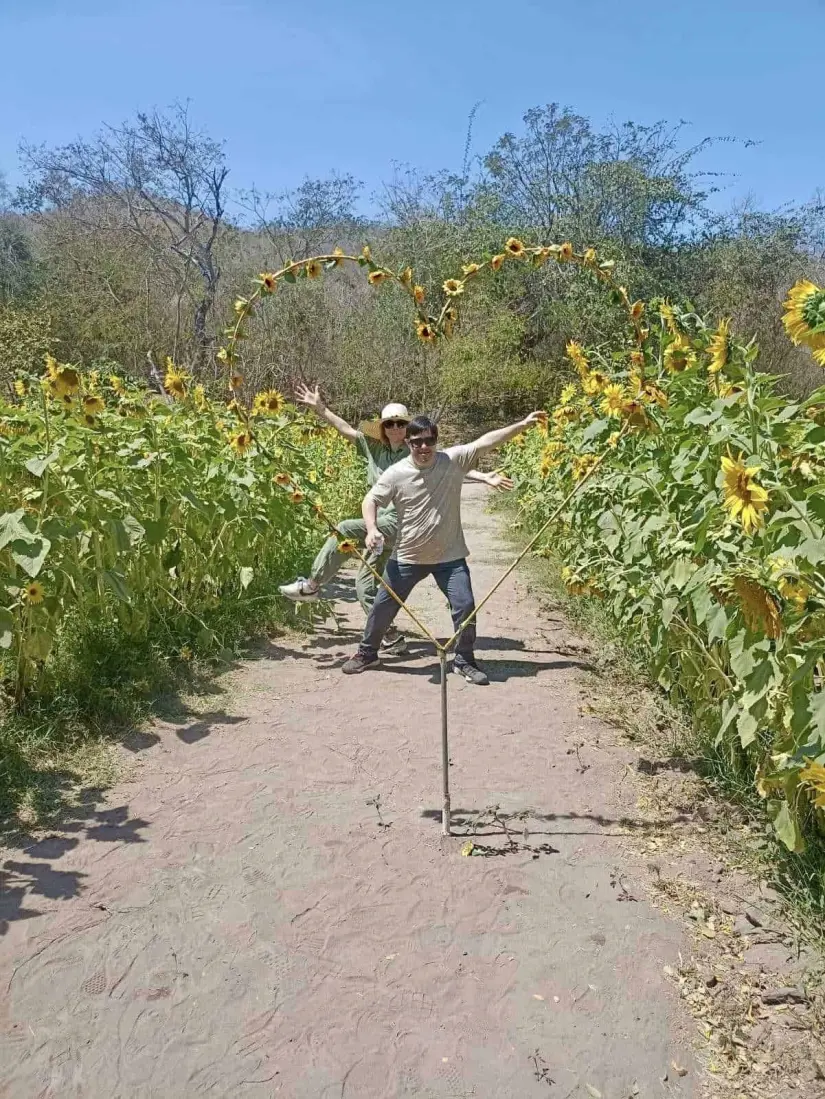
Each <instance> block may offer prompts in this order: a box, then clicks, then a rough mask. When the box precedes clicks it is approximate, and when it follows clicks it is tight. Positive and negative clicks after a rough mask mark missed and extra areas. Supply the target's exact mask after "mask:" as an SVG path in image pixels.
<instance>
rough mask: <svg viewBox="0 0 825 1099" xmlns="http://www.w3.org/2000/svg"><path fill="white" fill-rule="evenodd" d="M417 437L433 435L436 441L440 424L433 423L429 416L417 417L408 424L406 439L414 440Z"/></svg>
mask: <svg viewBox="0 0 825 1099" xmlns="http://www.w3.org/2000/svg"><path fill="white" fill-rule="evenodd" d="M416 435H432V437H433V438H434V439H437V438H438V424H436V423H433V421H432V420H431V419H430V417H429V416H416V417H415V419H414V420H410V422H409V423H408V424H407V430H406V431H405V432H404V438H405V439H413V438H415V436H416Z"/></svg>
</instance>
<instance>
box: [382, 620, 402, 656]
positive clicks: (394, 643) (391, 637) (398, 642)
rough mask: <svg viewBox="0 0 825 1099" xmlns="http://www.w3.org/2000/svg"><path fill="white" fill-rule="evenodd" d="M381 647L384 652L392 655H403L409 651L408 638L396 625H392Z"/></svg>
mask: <svg viewBox="0 0 825 1099" xmlns="http://www.w3.org/2000/svg"><path fill="white" fill-rule="evenodd" d="M380 648H381V652H382V653H388V654H389V655H390V656H403V655H404V653H405V652H406V651H407V639H406V637H404V635H403V633H399V632H398V630H397V629H396V628H395V626H390V628H389V629H388V630H387V632H386V633H385V634H384V640H383V641H382V642H381V646H380Z"/></svg>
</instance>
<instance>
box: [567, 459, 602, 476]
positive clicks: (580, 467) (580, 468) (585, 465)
mask: <svg viewBox="0 0 825 1099" xmlns="http://www.w3.org/2000/svg"><path fill="white" fill-rule="evenodd" d="M597 461H598V458H597V457H596V455H595V454H576V455H574V457H573V466H572V468H573V480H574V481H581V479H582V478H583V477H586V476H587V474H588V473H589V472H590V471H591V469H593V467H594V466H595V464H596V462H597Z"/></svg>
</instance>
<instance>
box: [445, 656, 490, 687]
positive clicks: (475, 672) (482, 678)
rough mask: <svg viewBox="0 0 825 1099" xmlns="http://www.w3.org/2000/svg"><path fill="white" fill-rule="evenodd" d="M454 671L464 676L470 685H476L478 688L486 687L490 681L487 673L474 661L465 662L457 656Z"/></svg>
mask: <svg viewBox="0 0 825 1099" xmlns="http://www.w3.org/2000/svg"><path fill="white" fill-rule="evenodd" d="M453 671H454V672H455V673H456V675H460V676H462V677H463V678H464V679H466V680H467V682H468V683H474V684H475V685H476V686H477V687H486V686H487V684H488V683H489V682H490V680H489V679H488V678H487V673H486V672H483V671H482V670H481V668H479V666H478V664H476V662H475V661H474V660H465V659H464V658H463V657H460V656H457V657H456V658H455V660H454V661H453Z"/></svg>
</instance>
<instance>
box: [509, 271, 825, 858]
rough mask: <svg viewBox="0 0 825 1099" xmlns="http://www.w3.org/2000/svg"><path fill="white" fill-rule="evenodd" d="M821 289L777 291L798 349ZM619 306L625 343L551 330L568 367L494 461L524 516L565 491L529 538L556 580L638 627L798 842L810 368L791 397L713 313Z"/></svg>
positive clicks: (803, 783) (811, 814)
mask: <svg viewBox="0 0 825 1099" xmlns="http://www.w3.org/2000/svg"><path fill="white" fill-rule="evenodd" d="M823 300H825V294H823V293H822V292H821V291H819V290H818V289H817V288H816V287H814V286H813V285H812V284H810V283H803V284H799V285H798V286H797V287H796V288H794V290H793V291H792V292H791V295H790V298H789V300H788V302H787V304H786V314H785V325H786V329H787V330H788V333H789V335H790V336H791V338H792V339H794V341H795V342H796V341H799V342H804V343H807V344H808V346H809V347H811V349H812V350H813V351H814V352H815V353H816V351H817V350H821V349H822V348H823V347H825V334H823V333H825V325H822V329H821V330H819V329H817V325H819V324H820V323H821V321H822V320H825V317H823V318H820V316H819V309H820V307H821V305H822V302H823ZM631 309H632V310H633V311H635V314H636V316H635V318H634V326H633V329H632V331H631V332H630V333H629V336H628V339H627V342H626V345H625V346H622V347H606V348H601V349H594V350H587V351H586V350H585V349H583V348H582V347H580V346H579V345H577V344H576V343H571V344H569V345H568V349H567V353H568V356H569V359H570V361H571V364H572V368H573V369H572V370H571V376H572V377H574V378H575V379H576V380H574V381H571V382H570V384H569V385H567V386H566V387H565V388H564V389H563V391H562V392H561V395H560V399H559V402H558V405H557V407H556V408H555V410H554V411H553V413H552V416H551V417H550V419H549V426H548V430H547V431H546V432H545V433H544V434H540V433H538V432H536V433H532V434H531V435H529V436H523V437H521V438H519V439H517V440H516V441H515V442H514V443H513V444H511V446H510V449H509V454H508V468H509V469H510V471H511V472H512V473H513V474H514V475H516V476H517V478H518V492H519V494H520V506H521V509H522V512H523V515H524V516H525V518H526V520H527V525H528V526H529V525H532V526H533V527H534V528H537V527H538V526H540V525H541V523H542V522H543V521H544V519H545V517H547V516H549V515H550V513H551V512H552V511H553V510H554V509H557V508H558V507H559V505H560V504H562V505H563V506H562V509H561V513H560V515H559V521H558V523H556V524H555V525H553V526H551V527H550V528H549V529H548V532H547V535H546V537H545V541H544V546H545V547H546V549H547V550H550V551H552V553H553V554H554V555H555V556H558V557H559V558H560V559H561V560H562V562H563V571H562V576H563V579H564V581H565V583H566V585H567V587H568V590H569V591H570V592H571V593H572V594H576V595H581V596H583V597H589V598H594V599H600V600H603V601H604V603H605V605H606V608H607V609H608V611H609V613H610V615H611V616H612V617H613V618H614V620H615V621H617V622H618V623H619V624H620V626H621V628H622V631H623V633H625V634H626V635H627V636H631V635H632V636H634V637H636V638H639V637H640V638H641V639H642V642H643V645H644V647H645V649H646V651H647V653H648V654H649V659H650V664H651V667H652V670H653V673H654V675H655V677H656V678H657V680H658V682H659V684H660V685H661V686H662V687H663V688H665V689H666V690H667V691H668V692H669V693H670V694H671V697H673V698H675V699H676V700H677V701H679V702H681V703H684V704H687V707H688V709H689V711H690V713H691V714H692V716H693V718H694V721H695V723H696V726H697V727H698V729H699V731H701V732H702V733H703V734H705V735H706V737H708V738H710V739H712V740H714V741H715V744H716V746H717V748H719V749H721V750H723V751H726V752H728V753H730V756H731V757H733V759H732V762H734V763H735V764H736V765H737V766H738V767H740V768H741V767H745V768H746V769H750V770H751V772H752V774H753V776H754V781H755V782H756V785H757V788H758V791H759V793H760V794H761V795H762V797H763V798H764V799H766V802H767V808H768V811H769V814H770V817H771V819H772V821H773V826H774V828H775V831H776V834H777V835H778V836H779V838H780V839H781V840H782V841H783V842H784V843H785V844H786V846H787V847H788V848H789V849H791V850H793V851H799V850H801V849H802V847H803V844H804V840H803V832H804V830H805V827H806V825H811V824H814V825H817V826H820V827H821V826H822V824H823V822H824V821H825V815H823V813H822V809H823V808H825V689H823V687H825V682H824V681H823V677H825V570H823V563H825V388H821V389H819V390H818V391H817V392H815V393H813V394H811V396H810V397H808V399H807V400H805V401H804V402H802V403H799V404H794V403H789V402H788V401H787V400H786V399H785V398H784V397H780V396H778V395H777V394H776V393H775V391H774V380H773V379H772V378H771V377H769V376H767V375H765V374H761V373H757V372H756V371H755V370H754V361H755V359H756V357H757V353H758V349H757V348H756V346H755V345H754V344H753V343H743V342H740V341H738V340H737V339H736V338H735V337H734V335H733V334H732V332H731V331H730V327H729V324H728V323H727V322H726V321H724V320H723V321H722V322H721V323H719V324H718V325H708V324H707V323H706V322H705V320H703V318H702V317H700V316H698V315H697V314H696V313H695V312H693V311H692V310H691V309H690V308H687V307H686V308H684V309H678V308H676V307H674V306H672V305H671V304H670V303H668V302H666V301H658V302H651V303H649V304H648V305H647V306H644V305H643V304H642V303H641V302H636V303H633V304H632V306H631ZM576 486H580V487H579V490H578V491H576V492H572V490H573V489H574V488H575V487H576ZM571 492H572V495H571ZM568 497H569V499H568ZM539 552H541V548H540V549H539Z"/></svg>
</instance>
